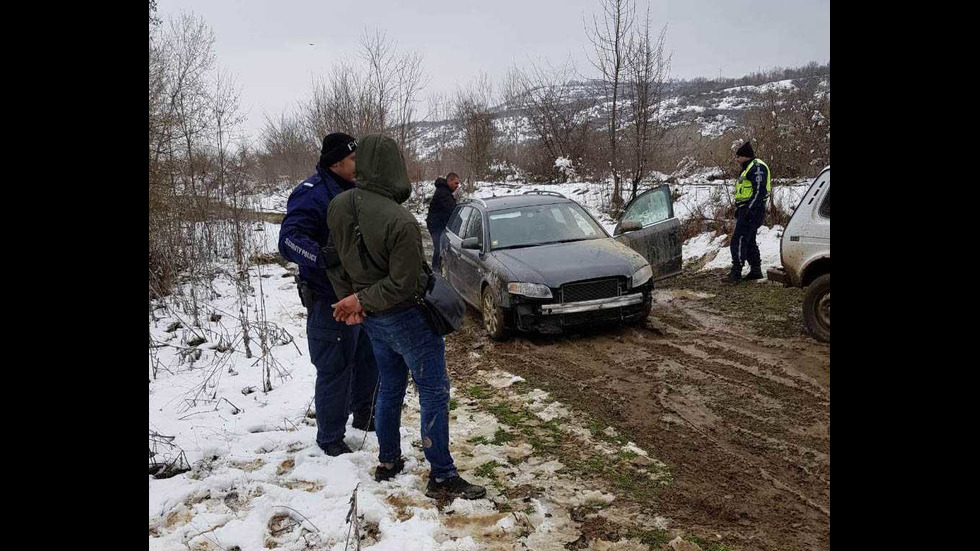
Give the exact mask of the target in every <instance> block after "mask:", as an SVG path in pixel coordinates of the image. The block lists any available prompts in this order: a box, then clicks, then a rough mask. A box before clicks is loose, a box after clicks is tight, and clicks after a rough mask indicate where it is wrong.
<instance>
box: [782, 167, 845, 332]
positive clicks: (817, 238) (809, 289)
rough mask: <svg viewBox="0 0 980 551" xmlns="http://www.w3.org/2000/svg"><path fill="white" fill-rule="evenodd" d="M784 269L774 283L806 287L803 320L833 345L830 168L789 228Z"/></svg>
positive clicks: (795, 213) (785, 236)
mask: <svg viewBox="0 0 980 551" xmlns="http://www.w3.org/2000/svg"><path fill="white" fill-rule="evenodd" d="M779 255H780V261H781V263H782V266H780V267H779V268H770V269H769V271H768V273H767V275H768V277H769V280H770V281H777V282H780V283H782V284H783V285H786V286H787V287H804V288H806V293H805V294H804V295H803V320H804V322H805V323H806V328H807V330H808V331H809V332H810V334H811V335H813V336H814V338H816V339H818V340H821V341H823V342H830V167H829V166H828V167H827V168H825V169H823V171H821V172H820V175H819V176H817V177H816V179H814V180H813V183H812V184H811V185H810V189H808V190H807V192H806V195H804V196H803V199H802V200H800V204H799V205H797V206H796V209H795V210H794V211H793V216H792V217H791V218H790V220H789V223H788V224H786V230H785V231H784V232H783V237H782V242H781V243H780V248H779Z"/></svg>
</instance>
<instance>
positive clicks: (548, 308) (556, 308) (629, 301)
mask: <svg viewBox="0 0 980 551" xmlns="http://www.w3.org/2000/svg"><path fill="white" fill-rule="evenodd" d="M642 303H643V293H634V294H632V295H622V296H618V297H613V298H600V299H597V300H583V301H580V302H566V303H564V304H544V305H542V306H541V313H542V314H545V315H551V314H576V313H579V312H594V311H596V310H609V309H612V308H622V307H624V306H633V305H634V304H642Z"/></svg>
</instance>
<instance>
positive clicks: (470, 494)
mask: <svg viewBox="0 0 980 551" xmlns="http://www.w3.org/2000/svg"><path fill="white" fill-rule="evenodd" d="M425 495H427V496H429V497H431V498H434V499H440V498H454V497H461V498H463V499H480V498H481V497H483V496H485V495H487V489H486V488H484V487H483V486H477V485H476V484H470V483H469V482H467V481H465V480H463V477H461V476H458V475H457V476H454V477H452V478H447V479H446V480H443V481H442V482H436V479H435V478H434V477H430V478H429V485H428V486H427V487H426V488H425Z"/></svg>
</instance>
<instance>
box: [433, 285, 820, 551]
mask: <svg viewBox="0 0 980 551" xmlns="http://www.w3.org/2000/svg"><path fill="white" fill-rule="evenodd" d="M448 341H453V348H459V349H462V350H469V349H471V348H472V347H474V346H479V347H480V348H481V353H482V354H483V360H484V361H485V362H486V363H487V364H489V365H488V366H493V367H496V368H499V369H502V370H506V371H509V372H512V373H516V374H519V375H521V376H523V377H525V378H527V379H528V380H529V381H530V382H532V383H533V384H535V385H538V386H541V387H542V388H544V389H545V390H548V391H549V392H552V393H553V394H554V396H555V397H556V398H557V399H559V400H561V401H563V402H565V403H567V404H569V405H572V406H574V407H576V408H577V409H579V410H580V411H583V412H586V413H588V414H590V415H593V416H595V417H598V418H600V419H603V420H604V421H609V422H611V423H612V424H614V426H616V427H617V429H622V432H624V433H625V434H627V435H628V436H629V437H630V439H632V440H634V441H636V442H637V443H638V444H639V445H641V446H643V447H644V448H645V449H648V450H650V451H651V453H653V454H654V455H656V456H657V457H658V458H660V459H661V460H663V461H664V462H665V463H667V464H668V466H669V467H670V469H671V472H672V474H673V476H674V483H673V484H672V485H671V486H668V487H666V488H665V489H664V490H663V492H661V493H660V494H659V495H658V497H657V498H656V501H655V503H651V504H650V505H651V506H655V507H656V509H657V510H658V512H659V513H660V514H664V515H667V516H669V517H671V518H673V519H674V520H675V521H676V522H679V523H681V524H682V525H683V526H684V527H685V528H686V529H688V530H691V531H702V532H703V533H707V534H715V533H719V534H723V535H725V536H726V540H727V541H733V540H734V541H736V542H738V544H737V547H738V548H741V549H781V550H782V549H787V550H797V549H800V550H802V549H822V548H829V532H830V509H829V506H830V497H829V495H830V494H829V490H830V437H829V434H830V432H829V427H830V389H829V348H828V347H823V348H821V346H822V345H817V344H816V343H812V342H808V341H807V340H805V339H801V338H791V339H779V338H764V337H758V336H757V335H754V334H752V333H750V332H748V331H747V330H745V329H743V327H741V325H740V324H738V323H736V322H733V321H732V320H730V319H728V318H726V317H725V315H724V314H722V313H719V312H717V311H713V310H711V309H708V308H705V307H702V306H700V305H699V304H697V301H696V300H684V299H674V300H671V301H669V302H668V303H666V304H662V303H658V304H655V308H654V314H653V316H652V318H651V320H648V321H647V325H646V326H645V327H642V328H631V327H626V328H622V327H620V328H610V329H598V330H593V331H591V332H590V334H569V335H563V336H557V337H546V336H539V335H527V336H516V337H514V338H513V339H512V340H510V341H507V342H503V343H494V342H491V341H488V340H486V338H485V337H483V335H482V332H481V331H480V326H479V324H478V321H477V319H476V317H475V316H471V319H469V320H467V324H466V327H464V329H463V330H462V331H461V332H460V333H459V334H458V335H457V336H454V337H451V338H450V339H449V340H448ZM448 341H447V344H448ZM729 538H730V539H729Z"/></svg>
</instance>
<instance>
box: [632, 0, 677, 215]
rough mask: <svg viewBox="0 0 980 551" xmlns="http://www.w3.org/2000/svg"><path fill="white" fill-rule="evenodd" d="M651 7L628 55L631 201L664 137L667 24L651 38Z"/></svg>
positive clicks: (668, 66)
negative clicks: (661, 113) (661, 116)
mask: <svg viewBox="0 0 980 551" xmlns="http://www.w3.org/2000/svg"><path fill="white" fill-rule="evenodd" d="M650 25H651V21H650V7H649V5H648V6H647V12H646V17H645V19H644V22H643V27H642V28H641V29H637V32H636V36H635V37H634V40H632V41H631V42H630V47H629V49H628V52H627V61H626V69H627V70H626V73H627V77H628V79H629V84H628V86H627V90H626V96H627V98H628V99H629V100H630V104H629V118H630V120H631V121H632V123H633V131H632V133H631V135H630V142H629V143H630V153H631V168H630V173H631V174H630V184H631V189H630V200H631V201H632V200H633V198H635V197H636V191H637V188H638V186H639V184H640V181H641V180H643V178H644V177H646V175H647V174H648V173H649V171H650V154H651V149H652V148H653V147H655V146H656V144H657V143H658V141H659V140H660V139H661V138H662V137H663V134H664V130H665V129H664V126H663V125H662V124H661V122H660V106H661V102H662V101H663V99H664V92H665V87H666V81H667V74H668V72H669V70H670V55H669V54H667V53H665V52H664V43H665V40H666V37H667V27H666V25H665V26H664V27H663V28H662V29H661V31H660V34H659V35H658V36H657V37H656V38H654V37H652V36H651V34H650V31H651V28H650Z"/></svg>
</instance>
